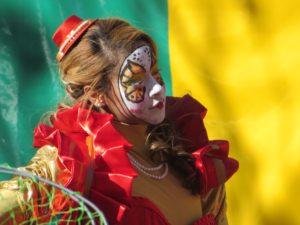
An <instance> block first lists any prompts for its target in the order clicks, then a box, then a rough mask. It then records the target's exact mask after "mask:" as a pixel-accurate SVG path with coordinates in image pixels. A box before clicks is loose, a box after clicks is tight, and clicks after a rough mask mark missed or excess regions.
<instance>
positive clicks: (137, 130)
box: [113, 121, 148, 149]
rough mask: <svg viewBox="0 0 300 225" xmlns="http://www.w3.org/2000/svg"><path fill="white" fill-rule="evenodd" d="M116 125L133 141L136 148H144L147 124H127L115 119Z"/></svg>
mask: <svg viewBox="0 0 300 225" xmlns="http://www.w3.org/2000/svg"><path fill="white" fill-rule="evenodd" d="M113 125H114V127H115V128H116V129H117V130H118V131H119V132H120V133H121V134H122V135H123V136H124V137H125V138H126V139H127V140H128V141H129V142H130V143H131V144H133V146H134V148H135V149H144V147H145V142H146V129H147V126H148V125H147V124H127V123H123V122H119V121H113Z"/></svg>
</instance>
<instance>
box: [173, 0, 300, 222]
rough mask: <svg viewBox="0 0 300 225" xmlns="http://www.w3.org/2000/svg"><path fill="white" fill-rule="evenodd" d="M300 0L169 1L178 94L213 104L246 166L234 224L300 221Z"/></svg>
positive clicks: (232, 189) (219, 132)
mask: <svg viewBox="0 0 300 225" xmlns="http://www.w3.org/2000/svg"><path fill="white" fill-rule="evenodd" d="M299 7H300V1H298V0H285V1H277V0H274V1H271V0H270V1H267V0H256V1H255V0H243V1H237V0H226V1H220V0H185V1H182V0H169V1H168V8H169V45H170V64H171V66H170V67H171V75H172V85H173V93H174V95H175V96H181V95H183V94H184V93H190V94H191V95H192V96H194V97H195V98H196V99H198V100H199V101H201V102H202V103H203V104H204V105H205V106H206V107H207V108H208V109H209V111H208V115H207V117H206V120H205V121H206V126H207V129H208V132H209V136H210V138H212V139H216V138H222V139H229V140H230V142H231V156H233V157H236V158H237V159H238V160H239V161H240V170H239V172H238V174H236V175H235V176H234V177H233V178H232V179H231V180H230V181H229V182H228V184H227V191H228V216H229V222H230V224H232V225H253V224H258V225H269V224H270V225H271V224H272V225H274V224H275V225H277V224H278V225H279V224H284V225H289V224H300V214H299V207H298V206H297V205H298V204H299V202H300V194H298V189H299V184H300V179H299V175H300V169H299V165H300V154H299V151H300V116H299V114H300V104H299V102H300V100H299V98H300V91H299V86H300V85H299V84H300V82H299V80H300V76H299V71H300V63H299V61H300V60H299V59H300V10H299Z"/></svg>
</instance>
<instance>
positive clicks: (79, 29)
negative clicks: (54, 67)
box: [52, 15, 95, 61]
mask: <svg viewBox="0 0 300 225" xmlns="http://www.w3.org/2000/svg"><path fill="white" fill-rule="evenodd" d="M94 22H95V20H82V19H81V18H79V17H78V16H74V15H73V16H70V17H69V18H67V19H66V20H65V21H64V22H63V23H62V24H61V25H60V26H59V28H58V29H57V30H56V31H55V33H54V34H53V37H52V39H53V41H54V42H55V44H56V45H57V46H58V47H59V51H58V53H57V55H56V59H57V61H61V60H62V58H63V57H64V56H65V54H66V53H67V52H68V50H69V49H70V48H71V47H72V45H73V44H74V43H75V42H76V41H77V40H78V38H80V37H81V36H82V35H83V34H84V32H85V31H86V30H87V29H88V28H89V27H90V26H91V25H92V24H93V23H94Z"/></svg>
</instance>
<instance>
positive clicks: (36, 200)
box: [0, 166, 107, 225]
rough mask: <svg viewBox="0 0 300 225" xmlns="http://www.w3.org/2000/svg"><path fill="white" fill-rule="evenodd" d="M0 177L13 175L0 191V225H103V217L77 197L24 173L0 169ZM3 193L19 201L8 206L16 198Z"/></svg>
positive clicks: (47, 181) (90, 205)
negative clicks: (17, 197) (6, 185)
mask: <svg viewBox="0 0 300 225" xmlns="http://www.w3.org/2000/svg"><path fill="white" fill-rule="evenodd" d="M0 173H5V174H13V175H16V177H15V180H12V181H15V182H12V181H10V185H9V186H8V187H7V188H6V189H5V187H4V188H3V189H2V190H0V201H1V203H0V225H2V224H3V225H4V224H58V223H59V224H107V222H106V220H105V217H104V215H103V213H102V212H101V211H100V210H99V209H98V208H97V207H96V206H95V205H94V204H93V203H92V202H90V201H89V200H87V199H85V198H84V197H82V196H81V195H80V194H79V193H76V192H74V191H71V190H69V189H67V188H65V187H63V186H60V185H58V184H56V183H53V182H51V181H49V180H46V179H44V178H41V177H38V176H35V175H33V174H31V173H29V172H26V171H20V170H17V169H14V168H9V167H6V166H0ZM6 184H7V183H6ZM12 184H14V185H12ZM0 186H1V185H0ZM2 187H3V185H2ZM4 189H5V190H7V191H10V192H12V193H17V194H18V193H20V194H21V195H22V197H21V198H22V200H20V199H18V204H12V203H13V202H14V200H16V198H15V197H14V196H17V194H16V195H12V194H7V192H3V190H4ZM58 198H59V199H60V201H59V204H58V203H57V199H58ZM19 202H21V204H20V203H19ZM5 203H6V204H5ZM16 205H17V206H16ZM20 205H21V207H19V206H20ZM58 207H59V208H58ZM57 209H59V210H57ZM20 215H21V217H20ZM24 218H25V219H24Z"/></svg>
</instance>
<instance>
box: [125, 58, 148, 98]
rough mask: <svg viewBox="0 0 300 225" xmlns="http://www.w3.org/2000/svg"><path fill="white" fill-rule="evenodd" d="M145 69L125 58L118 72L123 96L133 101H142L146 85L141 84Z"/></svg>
mask: <svg viewBox="0 0 300 225" xmlns="http://www.w3.org/2000/svg"><path fill="white" fill-rule="evenodd" d="M145 76H146V70H145V68H143V67H142V66H141V65H139V64H137V63H134V62H132V61H130V60H127V64H126V66H125V67H124V69H123V70H122V72H121V74H120V81H121V86H122V88H123V91H124V92H125V98H126V99H127V100H128V101H130V102H133V103H139V102H142V101H143V100H144V98H145V92H146V87H145V85H143V81H144V80H145Z"/></svg>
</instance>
